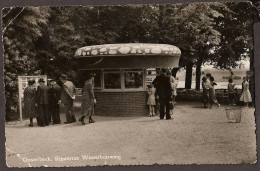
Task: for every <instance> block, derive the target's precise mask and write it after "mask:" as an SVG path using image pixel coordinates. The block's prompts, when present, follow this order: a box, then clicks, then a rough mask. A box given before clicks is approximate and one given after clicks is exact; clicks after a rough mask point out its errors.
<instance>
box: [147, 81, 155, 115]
mask: <svg viewBox="0 0 260 171" xmlns="http://www.w3.org/2000/svg"><path fill="white" fill-rule="evenodd" d="M155 91H156V89H155V88H154V87H153V84H150V85H148V90H147V93H148V95H149V97H148V100H147V105H149V111H150V114H149V115H148V116H149V117H151V116H155V111H154V107H155V105H156V103H155V95H154V94H155Z"/></svg>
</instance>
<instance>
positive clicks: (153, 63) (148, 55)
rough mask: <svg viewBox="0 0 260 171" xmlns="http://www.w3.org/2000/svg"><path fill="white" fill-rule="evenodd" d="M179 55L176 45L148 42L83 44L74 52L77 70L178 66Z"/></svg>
mask: <svg viewBox="0 0 260 171" xmlns="http://www.w3.org/2000/svg"><path fill="white" fill-rule="evenodd" d="M180 56H181V51H180V49H179V48H178V47H176V46H173V45H167V44H148V43H127V44H104V45H94V46H85V47H82V48H79V49H78V50H77V51H76V53H75V59H76V61H77V68H78V69H79V70H93V69H118V68H162V67H164V68H170V67H178V66H179V59H180Z"/></svg>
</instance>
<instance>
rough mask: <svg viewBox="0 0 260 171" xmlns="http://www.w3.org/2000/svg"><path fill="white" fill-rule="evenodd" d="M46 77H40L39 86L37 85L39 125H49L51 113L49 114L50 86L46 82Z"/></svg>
mask: <svg viewBox="0 0 260 171" xmlns="http://www.w3.org/2000/svg"><path fill="white" fill-rule="evenodd" d="M44 82H45V81H44V79H43V78H40V79H39V86H38V87H37V104H38V108H39V116H38V118H37V119H38V125H39V126H48V125H49V114H48V93H49V87H48V86H46V85H45V84H44Z"/></svg>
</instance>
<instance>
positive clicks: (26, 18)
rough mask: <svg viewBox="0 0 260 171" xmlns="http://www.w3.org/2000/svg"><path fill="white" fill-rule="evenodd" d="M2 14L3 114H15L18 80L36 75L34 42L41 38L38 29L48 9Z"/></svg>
mask: <svg viewBox="0 0 260 171" xmlns="http://www.w3.org/2000/svg"><path fill="white" fill-rule="evenodd" d="M6 11H7V12H6V14H3V16H4V17H3V34H4V35H3V43H4V65H5V67H4V81H5V97H6V112H7V113H15V112H17V100H18V93H17V92H18V85H17V76H18V75H24V74H31V73H34V72H35V65H36V63H37V61H36V60H35V56H36V52H35V46H34V41H35V40H36V39H38V38H39V37H41V36H42V33H41V30H40V28H41V26H43V25H46V24H47V22H48V16H49V8H47V7H25V8H11V9H9V10H6Z"/></svg>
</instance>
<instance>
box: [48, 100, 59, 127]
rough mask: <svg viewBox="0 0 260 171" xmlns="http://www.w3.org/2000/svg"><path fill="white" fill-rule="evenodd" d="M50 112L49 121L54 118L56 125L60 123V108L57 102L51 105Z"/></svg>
mask: <svg viewBox="0 0 260 171" xmlns="http://www.w3.org/2000/svg"><path fill="white" fill-rule="evenodd" d="M49 111H50V116H49V121H51V118H52V121H53V123H54V124H57V123H60V106H59V105H58V104H57V102H54V103H52V104H50V105H49Z"/></svg>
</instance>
